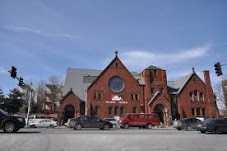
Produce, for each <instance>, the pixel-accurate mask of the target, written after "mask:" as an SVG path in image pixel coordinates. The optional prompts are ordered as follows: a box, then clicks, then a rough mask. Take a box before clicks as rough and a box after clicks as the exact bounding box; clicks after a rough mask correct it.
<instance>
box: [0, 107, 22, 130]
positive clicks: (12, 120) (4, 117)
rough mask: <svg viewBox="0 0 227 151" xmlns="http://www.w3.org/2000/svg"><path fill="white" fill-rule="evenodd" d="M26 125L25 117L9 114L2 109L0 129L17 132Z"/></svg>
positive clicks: (0, 112) (0, 111) (0, 110)
mask: <svg viewBox="0 0 227 151" xmlns="http://www.w3.org/2000/svg"><path fill="white" fill-rule="evenodd" d="M24 126H25V119H24V118H23V117H20V116H14V115H9V114H8V113H7V112H5V111H4V110H2V109H0V129H3V131H4V132H6V133H13V132H17V131H18V130H19V129H20V128H23V127H24Z"/></svg>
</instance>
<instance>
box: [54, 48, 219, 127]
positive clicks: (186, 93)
mask: <svg viewBox="0 0 227 151" xmlns="http://www.w3.org/2000/svg"><path fill="white" fill-rule="evenodd" d="M203 73H204V79H203V80H202V79H201V78H200V77H199V76H198V75H197V74H196V72H195V70H194V69H193V71H192V73H190V74H188V75H186V76H185V77H182V78H179V79H178V80H175V81H168V80H167V75H166V70H164V69H161V68H158V67H156V66H153V65H151V66H149V67H147V68H145V69H144V70H143V71H142V72H141V73H136V72H130V71H129V70H128V69H127V67H126V66H125V65H124V64H123V62H122V61H121V60H120V58H119V57H118V53H117V52H116V54H115V57H114V58H113V60H112V61H111V62H110V63H109V64H108V65H107V66H106V68H105V69H104V70H94V69H77V68H76V69H75V68H69V69H68V71H67V74H66V79H65V85H64V89H63V93H64V95H65V97H63V99H62V100H61V105H60V108H59V113H58V115H59V119H60V120H62V121H63V122H66V121H67V119H68V118H72V117H75V116H79V115H81V114H87V115H96V116H99V117H101V118H105V117H113V116H121V115H123V114H125V113H152V112H155V113H157V114H158V115H159V117H160V120H161V121H162V122H163V123H164V124H165V125H170V124H171V122H172V120H174V119H181V118H187V117H204V118H209V117H217V116H218V108H217V105H216V101H215V97H214V93H213V90H212V86H211V81H210V75H209V71H207V70H206V71H204V72H203Z"/></svg>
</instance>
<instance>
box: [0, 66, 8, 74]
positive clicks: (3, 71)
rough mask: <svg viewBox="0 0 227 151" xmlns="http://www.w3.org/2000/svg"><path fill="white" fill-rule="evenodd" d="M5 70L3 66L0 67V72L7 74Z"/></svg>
mask: <svg viewBox="0 0 227 151" xmlns="http://www.w3.org/2000/svg"><path fill="white" fill-rule="evenodd" d="M7 72H8V71H7V70H6V69H5V68H3V67H0V74H7Z"/></svg>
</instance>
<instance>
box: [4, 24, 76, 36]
mask: <svg viewBox="0 0 227 151" xmlns="http://www.w3.org/2000/svg"><path fill="white" fill-rule="evenodd" d="M3 28H4V29H6V30H10V31H13V32H28V33H32V34H36V35H40V36H44V37H55V38H65V39H71V40H72V39H76V38H79V37H78V36H75V35H71V34H68V33H50V32H46V31H41V30H38V29H34V28H30V27H26V26H13V25H10V26H4V27H3Z"/></svg>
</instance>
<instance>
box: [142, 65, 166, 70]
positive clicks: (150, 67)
mask: <svg viewBox="0 0 227 151" xmlns="http://www.w3.org/2000/svg"><path fill="white" fill-rule="evenodd" d="M146 69H153V70H154V69H155V70H164V69H162V68H159V67H157V66H154V65H150V66H148V67H147V68H146Z"/></svg>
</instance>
